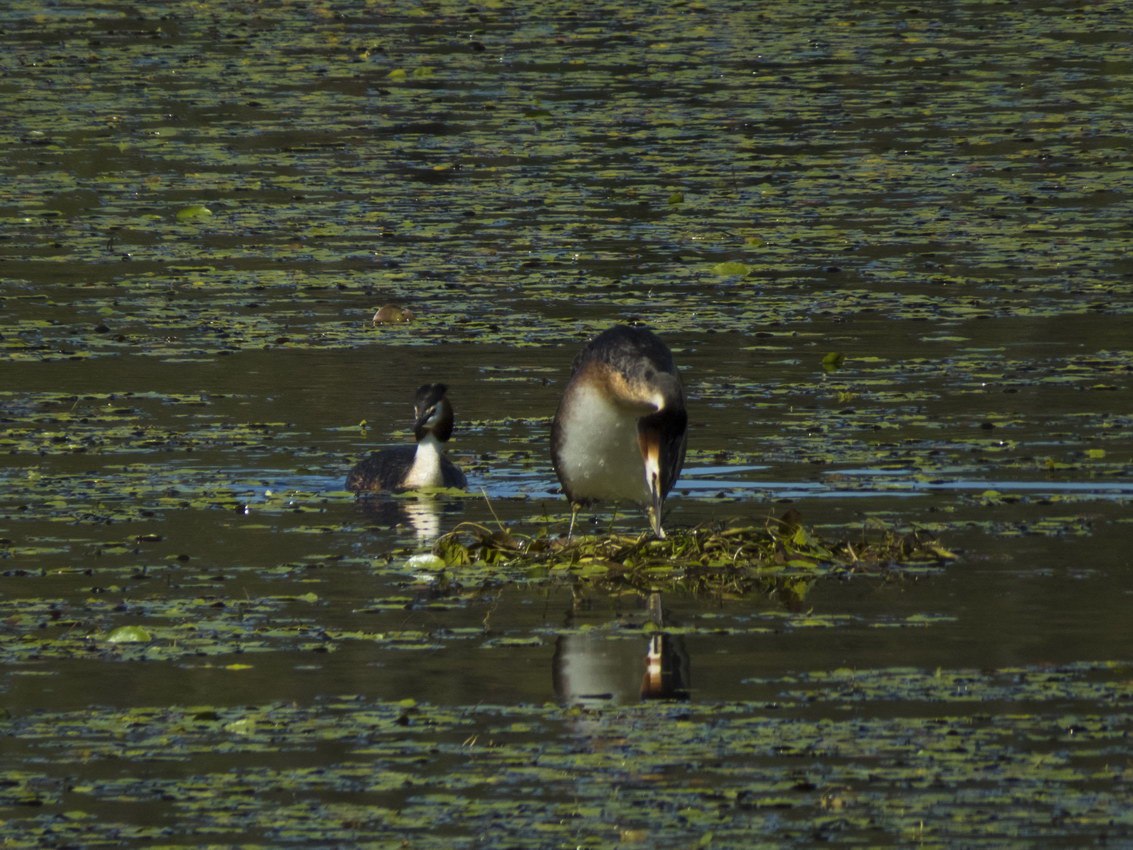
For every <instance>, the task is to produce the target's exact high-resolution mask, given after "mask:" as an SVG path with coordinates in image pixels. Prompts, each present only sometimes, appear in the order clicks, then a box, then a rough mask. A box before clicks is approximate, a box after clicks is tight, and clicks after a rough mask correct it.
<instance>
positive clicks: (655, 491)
mask: <svg viewBox="0 0 1133 850" xmlns="http://www.w3.org/2000/svg"><path fill="white" fill-rule="evenodd" d="M638 443H639V445H640V446H641V459H642V461H644V463H645V482H646V484H647V485H648V487H649V504H648V505H647V506H646V510H647V511H648V513H649V521H650V522H651V523H652V525H653V533H654V534H656V535H657V536H658V537H664V536H665V529H663V528H662V527H661V508H662V506H663V505H664V504H665V491H664V489H663V488H662V486H661V434H660V432H659V431H657V430H655V429H653V428H643V429H642V430H641V431H640V432H639V433H638Z"/></svg>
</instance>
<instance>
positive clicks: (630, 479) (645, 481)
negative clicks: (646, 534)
mask: <svg viewBox="0 0 1133 850" xmlns="http://www.w3.org/2000/svg"><path fill="white" fill-rule="evenodd" d="M687 438H688V414H687V413H686V411H685V399H684V391H683V389H682V388H681V379H680V375H679V374H678V373H677V368H676V366H675V365H674V363H673V355H672V352H670V351H669V348H668V346H666V345H665V343H663V342H662V341H661V340H660V339H659V338H658V337H657V335H656V334H654V333H653V332H652V331H650V330H647V329H646V328H642V327H629V326H627V325H615V326H614V327H612V328H610V329H609V330H608V331H604V332H603V333H601V334H599V335H598V336H596V337H595V338H594V339H592V340H590V342H588V343H587V344H586V346H585V347H584V348H583V349H582V351H581V352H580V353H579V354H578V356H577V357H576V358H575V360H574V366H573V369H572V371H571V377H570V381H569V382H568V383H567V386H566V390H565V391H564V392H563V398H562V402H561V403H560V404H559V409H558V412H557V413H556V414H555V419H554V423H553V424H552V426H551V459H552V461H553V463H554V467H555V472H556V474H557V475H558V477H559V481H560V482H561V483H562V486H563V492H564V493H566V496H567V498H568V499H569V500H570V502H571V508H572V512H571V532H573V530H574V521H575V518H576V517H577V515H578V511H579V509H580V507H582V506H585V505H588V504H590V503H591V502H594V501H596V500H606V499H609V500H620V501H628V502H636V503H638V504H640V505H643V506H644V507H645V510H646V513H647V514H648V517H649V522H650V524H651V526H652V528H653V532H654V533H655V534H656V535H657V536H658V537H664V536H665V532H664V529H663V528H662V527H661V509H662V507H663V506H664V503H665V497H666V496H667V495H668V494H669V491H670V490H671V489H672V488H673V485H674V484H675V483H676V481H677V478H678V476H679V475H680V473H681V467H682V466H683V465H684V459H685V444H686V442H687Z"/></svg>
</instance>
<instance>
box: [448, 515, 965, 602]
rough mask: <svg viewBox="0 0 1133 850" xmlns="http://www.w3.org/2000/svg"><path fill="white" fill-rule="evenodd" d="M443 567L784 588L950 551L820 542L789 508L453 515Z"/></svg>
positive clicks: (913, 537) (877, 539)
mask: <svg viewBox="0 0 1133 850" xmlns="http://www.w3.org/2000/svg"><path fill="white" fill-rule="evenodd" d="M433 554H434V555H435V556H436V557H437V558H438V559H439V560H440V562H443V564H444V565H445V567H446V568H448V569H450V570H452V571H454V572H457V573H459V571H460V570H461V569H466V568H469V567H476V566H484V565H488V566H494V567H497V568H505V569H507V570H510V571H513V572H516V573H524V574H527V575H531V574H532V571H533V570H534V571H536V574H538V575H541V576H547V577H554V576H556V575H559V576H563V577H568V576H569V577H576V578H583V579H588V580H591V581H596V582H600V583H611V584H622V585H626V584H628V585H631V586H635V587H656V586H659V585H666V584H669V585H674V586H682V587H686V588H689V587H691V588H695V589H700V590H714V591H733V592H745V591H748V590H756V589H758V590H762V591H764V592H771V591H775V590H790V591H791V592H793V593H795V594H796V595H799V596H801V595H802V591H803V590H805V585H806V584H807V583H808V582H810V581H813V580H814V579H816V578H818V577H821V576H825V575H831V574H847V573H854V572H866V571H869V572H874V573H879V572H883V571H886V570H888V571H895V570H900V569H901V568H902V567H913V566H916V567H923V566H924V565H926V564H928V565H935V566H939V565H940V564H943V563H945V562H947V561H950V560H953V559H955V558H956V555H955V554H954V553H953V552H951V551H949V550H948V549H946V548H945V547H944V546H943V545H941V543H940V542H939V541H937V540H935V539H934V538H932V537H930V536H927V535H925V534H923V533H921V532H918V531H912V532H908V533H901V532H898V531H895V530H892V529H881V530H876V529H868V530H864V531H863V532H862V533H861V534H860V535H859V536H858V537H857V538H856V539H849V538H846V539H838V540H827V539H824V538H822V537H820V536H819V535H818V534H817V533H815V532H814V531H812V530H810V529H808V528H807V527H806V526H804V525H803V524H802V522H801V516H800V515H799V513H798V511H796V510H794V509H792V510H790V511H788V512H787V513H786V514H784V515H783V516H781V517H779V518H769V519H768V520H767V522H766V523H764V524H763V525H761V526H760V525H747V526H733V525H725V524H712V525H701V526H697V527H695V528H688V529H675V530H674V531H673V532H672V533H671V534H669V535H668V536H666V537H665V538H662V539H658V538H655V537H653V536H652V535H651V534H648V533H645V532H643V533H642V534H639V535H636V536H633V535H623V534H608V535H586V536H576V537H553V536H550V535H548V534H546V533H545V532H541V533H537V534H534V535H527V534H522V533H519V532H517V531H515V530H513V529H511V528H509V527H507V526H505V525H503V524H499V525H498V526H497V527H496V528H492V527H489V526H486V525H480V524H476V523H462V524H461V525H459V526H457V527H456V528H455V529H453V530H452V531H451V532H449V533H448V534H445V535H444V536H442V537H441V538H439V539H438V540H437V542H436V543H435V544H434V545H433Z"/></svg>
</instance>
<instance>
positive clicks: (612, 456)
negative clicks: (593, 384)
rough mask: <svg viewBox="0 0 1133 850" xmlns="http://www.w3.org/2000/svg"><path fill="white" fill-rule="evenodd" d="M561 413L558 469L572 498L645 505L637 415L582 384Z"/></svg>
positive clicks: (647, 493) (644, 486)
mask: <svg viewBox="0 0 1133 850" xmlns="http://www.w3.org/2000/svg"><path fill="white" fill-rule="evenodd" d="M565 415H566V420H565V421H564V422H563V426H564V427H563V431H562V434H563V441H562V444H561V450H560V454H559V466H560V469H561V471H562V473H563V477H564V478H565V479H566V482H567V489H568V490H570V492H571V493H572V494H573V495H574V497H575V498H577V499H625V500H627V501H631V502H638V503H646V504H647V503H649V501H650V495H649V488H648V485H647V483H646V480H645V465H644V464H643V463H642V460H641V449H640V447H639V445H638V441H637V415H635V414H634V413H632V412H629V411H626V410H625V409H623V408H619V407H618V406H617V405H614V404H611V403H610V402H609V401H607V400H606V398H605V397H604V396H603V395H602V394H601V393H599V392H596V391H595V390H593V389H591V388H589V387H586V386H582V387H577V388H576V389H575V390H574V392H573V398H572V399H571V400H570V403H569V404H568V405H567V408H566V410H565Z"/></svg>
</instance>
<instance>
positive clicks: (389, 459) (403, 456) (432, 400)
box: [346, 384, 468, 491]
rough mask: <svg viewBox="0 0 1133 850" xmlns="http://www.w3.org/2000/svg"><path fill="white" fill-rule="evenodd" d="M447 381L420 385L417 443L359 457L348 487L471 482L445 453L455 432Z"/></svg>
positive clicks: (462, 485) (405, 487)
mask: <svg viewBox="0 0 1133 850" xmlns="http://www.w3.org/2000/svg"><path fill="white" fill-rule="evenodd" d="M447 391H448V387H446V386H445V385H444V384H423V385H421V386H420V387H418V388H417V398H416V401H415V403H414V405H413V412H414V419H415V421H414V423H413V434H414V436H416V438H417V445H416V446H398V447H396V448H392V449H386V450H384V451H380V452H375V453H374V454H372V455H370V456H369V457H367V458H364V459H363V460H361V461H359V462H358V463H357V464H356V465H355V466H354V468H353V469H351V470H350V474H349V475H348V476H346V489H347V490H373V491H377V490H417V489H420V488H422V487H456V488H459V489H461V490H463V489H464V488H465V487H466V486H467V484H468V482H467V480H466V479H465V477H464V473H463V472H461V471H460V470H459V469H458V468H457V467H456V465H455V464H454V463H453V462H452V461H451V460H449V459H448V458H447V457H445V455H444V451H443V444H444V443H445V442H446V441H447V440H448V438H449V437H451V436H452V423H453V413H452V404H450V403H449V400H448V398H447V397H446V396H445V393H446V392H447Z"/></svg>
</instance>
